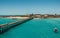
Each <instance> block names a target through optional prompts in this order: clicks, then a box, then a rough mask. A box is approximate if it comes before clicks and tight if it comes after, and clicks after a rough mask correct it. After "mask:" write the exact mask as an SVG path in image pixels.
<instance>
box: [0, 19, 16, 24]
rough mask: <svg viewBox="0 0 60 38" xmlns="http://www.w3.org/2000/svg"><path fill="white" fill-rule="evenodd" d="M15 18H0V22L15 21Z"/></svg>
mask: <svg viewBox="0 0 60 38" xmlns="http://www.w3.org/2000/svg"><path fill="white" fill-rule="evenodd" d="M15 21H16V20H12V19H10V18H0V24H5V23H10V22H15Z"/></svg>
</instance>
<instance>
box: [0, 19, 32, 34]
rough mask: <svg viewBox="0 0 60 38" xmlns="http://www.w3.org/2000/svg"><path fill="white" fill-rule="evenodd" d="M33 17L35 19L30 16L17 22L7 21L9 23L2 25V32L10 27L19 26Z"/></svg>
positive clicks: (0, 29) (0, 26)
mask: <svg viewBox="0 0 60 38" xmlns="http://www.w3.org/2000/svg"><path fill="white" fill-rule="evenodd" d="M31 19H33V18H28V19H24V20H20V21H16V22H11V23H7V24H1V25H0V34H2V33H4V32H6V31H8V30H9V29H10V28H13V27H15V26H18V25H20V24H22V23H25V22H27V21H29V20H31Z"/></svg>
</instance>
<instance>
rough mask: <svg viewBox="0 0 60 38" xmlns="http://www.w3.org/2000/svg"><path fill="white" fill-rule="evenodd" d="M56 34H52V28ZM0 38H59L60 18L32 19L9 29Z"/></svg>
mask: <svg viewBox="0 0 60 38" xmlns="http://www.w3.org/2000/svg"><path fill="white" fill-rule="evenodd" d="M55 27H56V28H57V29H58V33H55V32H54V28H55ZM0 38H60V18H49V19H33V20H30V21H28V22H26V23H23V24H21V25H19V26H17V27H14V28H12V29H10V30H9V31H7V32H5V33H4V34H2V35H0Z"/></svg>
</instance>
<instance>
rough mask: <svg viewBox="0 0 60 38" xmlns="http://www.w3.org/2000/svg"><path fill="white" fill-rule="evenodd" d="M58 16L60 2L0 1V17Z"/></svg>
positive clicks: (54, 0) (39, 0)
mask: <svg viewBox="0 0 60 38" xmlns="http://www.w3.org/2000/svg"><path fill="white" fill-rule="evenodd" d="M32 13H33V14H60V0H0V15H24V14H32Z"/></svg>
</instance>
